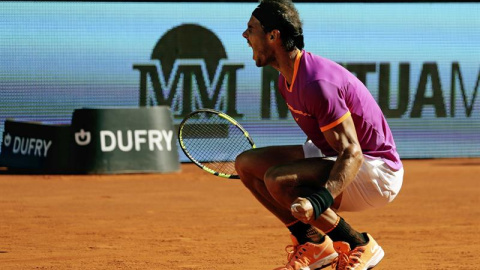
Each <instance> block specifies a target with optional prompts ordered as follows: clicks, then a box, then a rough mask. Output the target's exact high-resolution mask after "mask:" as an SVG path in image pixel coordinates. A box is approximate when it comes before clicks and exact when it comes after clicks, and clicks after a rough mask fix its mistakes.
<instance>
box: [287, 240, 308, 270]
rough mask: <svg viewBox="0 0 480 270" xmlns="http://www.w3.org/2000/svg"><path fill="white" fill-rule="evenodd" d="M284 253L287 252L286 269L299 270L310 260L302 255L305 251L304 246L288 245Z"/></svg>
mask: <svg viewBox="0 0 480 270" xmlns="http://www.w3.org/2000/svg"><path fill="white" fill-rule="evenodd" d="M285 251H286V252H287V261H288V262H287V265H286V268H287V269H288V267H289V266H290V267H291V268H293V269H301V268H302V267H305V266H308V265H309V263H310V260H309V259H308V258H307V257H304V256H303V253H305V252H306V251H307V250H306V249H305V247H304V245H288V246H286V247H285Z"/></svg>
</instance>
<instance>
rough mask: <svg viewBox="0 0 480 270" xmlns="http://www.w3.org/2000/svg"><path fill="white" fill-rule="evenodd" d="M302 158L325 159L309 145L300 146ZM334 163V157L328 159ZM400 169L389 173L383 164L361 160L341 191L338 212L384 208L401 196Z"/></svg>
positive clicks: (370, 159) (312, 145) (374, 160)
mask: <svg viewBox="0 0 480 270" xmlns="http://www.w3.org/2000/svg"><path fill="white" fill-rule="evenodd" d="M303 152H304V154H305V158H312V157H325V155H324V154H323V153H322V152H321V151H320V149H318V148H317V147H316V146H315V145H314V144H313V143H312V142H311V141H307V142H306V143H305V144H304V145H303ZM327 159H331V160H336V159H337V157H327ZM402 182H403V168H402V169H400V170H398V171H395V170H392V169H391V168H390V167H389V166H388V165H387V164H386V163H385V162H384V161H383V160H381V159H374V158H370V157H364V162H363V164H362V166H361V167H360V170H359V172H358V173H357V175H356V176H355V179H354V180H353V181H352V183H350V185H348V186H347V187H346V188H345V190H344V191H343V195H342V201H341V203H340V207H339V208H338V209H336V210H337V211H339V212H357V211H363V210H367V209H373V208H378V207H382V206H385V205H386V204H388V203H389V202H391V201H393V199H395V197H396V196H397V195H398V193H399V192H400V189H401V187H402Z"/></svg>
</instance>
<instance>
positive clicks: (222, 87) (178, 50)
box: [133, 24, 244, 118]
mask: <svg viewBox="0 0 480 270" xmlns="http://www.w3.org/2000/svg"><path fill="white" fill-rule="evenodd" d="M151 59H152V60H158V61H159V63H160V70H161V72H158V69H157V65H156V64H142V65H140V64H135V65H133V69H137V70H138V71H140V99H139V105H140V106H147V105H167V106H170V107H171V109H172V111H173V112H174V114H175V117H178V118H182V117H184V116H186V115H187V114H188V113H190V112H191V111H193V110H195V109H197V108H201V107H204V108H212V109H218V110H222V111H225V112H226V113H227V114H229V115H231V116H233V117H238V116H242V115H241V114H239V113H238V112H237V109H236V92H237V70H239V69H242V68H243V67H244V65H243V64H232V63H226V62H225V59H227V53H226V52H225V48H224V47H223V44H222V42H221V41H220V39H219V38H218V37H217V36H216V35H215V34H214V33H213V32H211V31H210V30H208V29H206V28H204V27H202V26H199V25H195V24H182V25H180V26H177V27H175V28H173V29H170V30H169V31H168V32H166V33H165V34H164V35H163V36H162V37H161V38H160V40H159V41H158V43H157V44H156V46H155V48H154V49H153V52H152V55H151ZM149 82H150V85H149ZM149 86H151V87H149Z"/></svg>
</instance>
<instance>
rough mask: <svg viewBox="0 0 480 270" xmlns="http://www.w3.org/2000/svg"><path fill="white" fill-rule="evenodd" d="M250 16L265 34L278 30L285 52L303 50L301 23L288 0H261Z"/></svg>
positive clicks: (295, 10)
mask: <svg viewBox="0 0 480 270" xmlns="http://www.w3.org/2000/svg"><path fill="white" fill-rule="evenodd" d="M252 15H253V16H254V17H255V18H257V20H259V21H260V23H261V24H262V27H263V30H264V31H265V32H270V31H272V30H275V29H277V30H279V31H280V37H281V38H282V44H283V46H284V47H285V49H286V50H287V51H291V50H293V49H294V48H295V47H297V48H298V49H300V50H301V49H303V47H304V46H305V44H304V43H303V29H302V21H301V20H300V15H299V14H298V11H297V9H296V8H295V6H294V5H293V3H292V1H290V0H262V1H261V2H260V4H259V5H258V7H257V8H256V9H255V10H254V11H253V13H252Z"/></svg>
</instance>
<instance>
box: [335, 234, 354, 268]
mask: <svg viewBox="0 0 480 270" xmlns="http://www.w3.org/2000/svg"><path fill="white" fill-rule="evenodd" d="M333 248H334V249H335V251H336V252H337V253H338V257H337V258H336V259H335V261H334V262H333V263H332V269H335V270H344V269H345V267H347V265H348V259H349V258H348V256H349V255H350V251H351V249H350V244H349V243H347V242H342V241H339V242H333Z"/></svg>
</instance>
